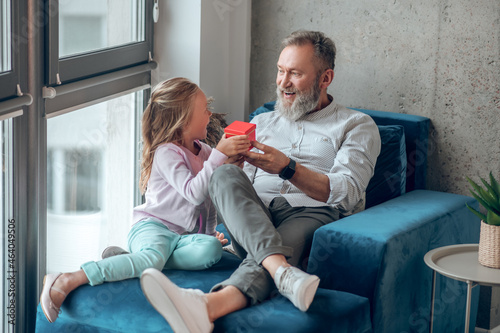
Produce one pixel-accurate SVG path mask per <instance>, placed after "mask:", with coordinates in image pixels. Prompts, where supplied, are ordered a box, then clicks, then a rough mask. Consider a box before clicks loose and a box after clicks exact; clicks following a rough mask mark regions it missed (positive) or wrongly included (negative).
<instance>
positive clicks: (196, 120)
mask: <svg viewBox="0 0 500 333" xmlns="http://www.w3.org/2000/svg"><path fill="white" fill-rule="evenodd" d="M211 115H212V112H210V110H208V103H207V97H206V96H205V94H204V93H203V91H201V90H198V92H197V93H196V95H195V96H194V101H193V112H192V114H191V119H190V120H189V122H188V124H187V125H186V126H185V127H184V139H185V141H186V142H192V141H194V140H204V139H206V138H207V126H208V123H209V122H210V116H211Z"/></svg>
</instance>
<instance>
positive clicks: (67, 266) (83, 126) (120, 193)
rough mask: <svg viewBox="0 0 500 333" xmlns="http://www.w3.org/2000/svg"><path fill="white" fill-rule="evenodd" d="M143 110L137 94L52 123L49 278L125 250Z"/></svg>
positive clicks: (49, 141) (49, 128)
mask: <svg viewBox="0 0 500 333" xmlns="http://www.w3.org/2000/svg"><path fill="white" fill-rule="evenodd" d="M142 106H143V102H142V94H141V93H132V94H127V95H125V96H122V97H119V98H117V99H113V100H111V101H106V102H103V103H99V104H96V105H93V106H90V107H86V108H82V109H80V110H77V111H73V112H71V113H67V114H64V115H61V116H57V117H54V118H50V119H48V121H47V133H48V134H47V272H49V273H53V272H61V271H62V272H68V271H75V270H77V269H79V267H80V265H81V264H83V263H85V262H87V261H89V260H97V259H99V258H100V256H101V252H102V250H103V249H104V248H105V247H106V246H108V245H119V246H122V247H126V245H127V244H126V238H127V234H128V232H129V229H130V225H131V222H132V208H133V206H134V204H135V203H134V198H135V196H134V192H135V190H136V189H137V187H136V186H135V185H136V184H137V181H138V175H136V163H135V161H138V160H139V157H138V156H137V155H138V149H136V148H137V144H136V143H137V142H138V138H137V133H138V132H139V130H138V125H139V124H138V123H137V121H136V119H138V117H139V116H138V114H140V113H142Z"/></svg>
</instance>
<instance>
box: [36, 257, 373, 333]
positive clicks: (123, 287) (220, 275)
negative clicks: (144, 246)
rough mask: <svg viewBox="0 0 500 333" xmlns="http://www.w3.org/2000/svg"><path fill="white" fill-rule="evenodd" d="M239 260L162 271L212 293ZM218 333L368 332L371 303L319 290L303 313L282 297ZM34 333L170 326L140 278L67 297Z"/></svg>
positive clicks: (220, 323) (237, 315)
mask: <svg viewBox="0 0 500 333" xmlns="http://www.w3.org/2000/svg"><path fill="white" fill-rule="evenodd" d="M240 262H241V261H240V260H239V259H238V258H237V257H236V256H234V255H232V254H229V253H225V252H224V253H223V256H222V259H221V261H219V262H218V263H217V264H216V265H214V266H213V267H211V268H210V269H207V270H202V271H182V270H164V271H163V272H164V273H165V274H166V275H167V276H168V277H169V278H170V279H171V280H172V281H173V282H174V283H175V284H177V285H179V286H182V287H184V288H195V289H201V290H203V291H204V292H208V291H209V290H210V288H211V287H212V286H213V285H214V284H216V283H218V282H220V281H222V280H224V279H226V278H227V277H229V275H230V274H231V273H232V272H233V271H234V270H235V269H236V267H238V265H239V263H240ZM214 331H215V332H259V333H260V332H344V333H352V332H360V333H364V332H370V331H371V319H370V305H369V302H368V299H367V298H365V297H362V296H357V295H353V294H351V293H346V292H342V291H334V290H325V289H319V290H318V292H317V294H316V296H315V299H314V301H313V303H312V304H311V307H310V308H309V310H308V311H307V312H305V313H304V312H301V311H300V310H298V309H297V308H295V307H294V306H293V305H292V303H291V302H290V301H288V300H287V299H285V298H284V297H282V296H281V295H279V294H275V295H274V297H272V298H271V299H270V300H268V301H265V302H263V303H261V304H259V305H257V306H252V307H248V308H245V309H243V310H240V311H237V312H234V313H231V314H229V315H227V316H225V317H223V318H220V319H219V320H217V321H216V322H215V328H214ZM36 332H37V333H42V332H50V333H58V332H61V333H62V332H83V333H90V332H92V333H117V332H126V333H132V332H140V333H146V332H158V333H159V332H162V333H166V332H172V330H171V328H170V326H169V325H168V323H167V322H166V321H165V319H163V317H162V316H161V315H160V314H159V313H158V312H157V311H156V310H155V309H154V308H153V307H152V306H151V305H150V304H149V303H148V301H147V300H146V298H145V296H144V294H143V293H142V290H141V287H140V283H139V279H128V280H124V281H117V282H108V283H104V284H102V285H99V286H95V287H91V286H90V285H84V286H81V287H79V288H77V289H76V290H75V291H73V292H72V293H71V294H69V296H68V297H67V299H66V301H65V302H64V304H63V306H62V313H61V314H60V315H59V318H58V319H57V321H56V322H55V323H52V324H51V323H49V322H48V321H47V319H46V318H45V316H44V314H43V311H42V309H41V307H40V305H39V306H38V311H37V318H36Z"/></svg>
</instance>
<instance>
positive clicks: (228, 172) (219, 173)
mask: <svg viewBox="0 0 500 333" xmlns="http://www.w3.org/2000/svg"><path fill="white" fill-rule="evenodd" d="M240 175H245V173H244V172H243V171H242V170H241V169H240V168H239V167H237V166H235V165H232V164H223V165H221V166H220V167H218V168H217V169H215V171H214V172H213V173H212V177H210V185H209V192H210V195H212V193H214V190H216V189H217V188H224V186H225V185H224V184H227V183H228V182H230V181H234V180H235V179H236V178H237V177H238V176H240Z"/></svg>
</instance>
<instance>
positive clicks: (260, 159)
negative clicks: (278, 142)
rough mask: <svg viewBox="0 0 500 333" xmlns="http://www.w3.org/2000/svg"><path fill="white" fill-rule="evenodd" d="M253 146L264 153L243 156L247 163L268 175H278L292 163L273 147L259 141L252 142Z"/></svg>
mask: <svg viewBox="0 0 500 333" xmlns="http://www.w3.org/2000/svg"><path fill="white" fill-rule="evenodd" d="M252 146H254V147H255V148H257V149H258V150H260V151H261V152H262V153H254V152H251V151H247V152H244V153H241V155H243V156H245V161H247V162H248V163H250V164H252V165H253V166H256V167H257V168H260V169H262V170H264V171H265V172H267V173H271V174H278V173H280V172H281V170H283V169H284V168H285V167H286V166H287V165H288V163H290V158H288V157H287V156H286V155H285V154H283V153H282V152H281V151H279V150H277V149H275V148H273V147H271V146H266V145H265V144H262V143H260V142H258V141H252Z"/></svg>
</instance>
